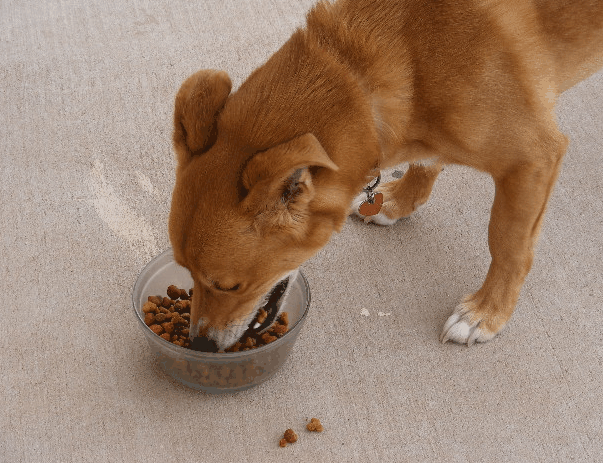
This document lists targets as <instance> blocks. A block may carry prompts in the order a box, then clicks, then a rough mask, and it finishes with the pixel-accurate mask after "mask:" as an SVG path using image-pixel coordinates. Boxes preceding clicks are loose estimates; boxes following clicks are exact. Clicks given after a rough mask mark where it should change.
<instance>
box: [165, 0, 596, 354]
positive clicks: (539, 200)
mask: <svg viewBox="0 0 603 463" xmlns="http://www.w3.org/2000/svg"><path fill="white" fill-rule="evenodd" d="M306 20H307V21H306V25H305V26H304V27H303V28H300V29H298V30H296V31H295V32H294V33H293V35H292V36H291V38H290V39H289V40H288V41H287V42H286V43H285V44H284V45H283V46H282V48H280V49H279V50H278V51H277V52H276V53H275V54H274V55H273V56H272V57H271V58H270V59H269V60H268V61H267V62H266V63H265V64H264V65H262V66H261V67H259V68H258V69H256V70H255V71H254V72H253V73H252V74H251V75H250V76H249V78H248V79H247V80H246V81H245V82H244V83H243V84H242V85H241V86H240V87H239V89H238V90H237V91H236V92H234V93H231V90H232V88H231V87H232V84H231V81H230V79H229V77H228V75H227V74H226V73H225V72H222V71H216V70H201V71H199V72H197V73H195V74H193V75H192V76H190V77H189V78H188V79H187V80H186V81H185V82H184V83H183V84H182V86H181V88H180V90H179V91H178V93H177V95H176V99H175V110H174V133H173V145H174V150H175V152H176V156H177V168H176V180H175V186H174V191H173V197H172V205H171V211H170V217H169V236H170V241H171V243H172V246H173V250H174V257H175V259H176V261H177V262H178V263H179V264H180V265H182V266H184V267H186V268H188V269H189V270H190V272H191V275H192V277H193V279H194V296H193V300H192V308H191V337H196V336H198V337H206V338H210V339H213V340H214V341H215V343H216V345H217V348H218V349H225V348H227V347H228V346H230V345H232V344H233V343H234V342H235V341H236V340H237V336H239V335H240V333H241V332H242V330H244V329H245V328H246V326H247V324H248V323H249V321H250V320H251V318H252V317H253V314H254V313H255V312H256V311H257V310H258V307H259V306H261V304H262V303H263V301H264V300H265V298H266V294H269V293H270V291H271V289H272V288H274V287H275V285H277V284H278V283H279V282H282V281H283V280H285V279H287V278H289V277H291V275H293V274H294V272H295V271H296V269H297V268H298V267H299V266H300V265H301V264H302V263H303V262H304V261H306V260H307V259H309V258H311V257H312V256H313V255H315V254H316V253H317V252H318V250H319V249H321V248H322V247H323V246H325V245H326V244H327V242H328V241H329V239H330V237H331V235H332V234H333V233H334V232H339V231H340V230H341V228H342V227H343V225H344V223H345V222H346V218H347V217H348V215H349V213H350V210H352V212H353V213H356V214H357V215H361V216H362V213H360V212H359V211H358V205H359V204H360V203H361V202H363V201H366V200H367V196H366V194H364V193H362V190H363V188H364V187H365V186H366V185H367V183H369V182H371V181H372V179H374V178H375V177H376V176H377V175H378V173H379V171H380V170H381V169H385V168H388V167H392V166H395V165H398V164H401V163H409V164H410V166H409V169H408V170H407V172H406V173H405V175H404V176H403V177H402V178H400V179H396V180H394V181H392V182H389V183H386V184H384V185H382V186H380V187H379V188H378V189H377V192H378V193H381V194H382V195H383V196H382V199H383V204H382V205H381V209H380V210H379V211H378V213H372V214H373V215H370V216H367V217H365V220H366V221H373V222H375V223H378V224H382V225H389V224H392V223H394V222H395V221H396V220H398V219H399V218H401V217H405V216H407V215H409V214H411V213H412V212H413V211H415V210H416V209H417V207H419V206H421V205H422V204H424V203H425V202H426V201H427V199H428V198H429V195H430V193H431V190H432V187H433V185H434V182H435V180H436V178H437V176H438V174H439V173H440V171H441V170H442V167H443V166H444V165H446V164H458V165H465V166H469V167H472V168H474V169H477V170H479V171H482V172H487V173H488V174H490V175H491V176H492V178H493V180H494V184H495V190H496V191H495V198H494V203H493V206H492V211H491V218H490V225H489V234H488V238H489V249H490V254H491V264H490V268H489V270H488V273H487V275H486V276H485V280H484V282H483V284H482V286H481V288H479V289H478V290H477V291H476V292H475V293H473V294H471V295H469V296H467V297H465V298H464V300H463V301H462V302H461V303H460V304H459V305H458V306H457V307H456V308H455V309H454V311H453V313H452V315H451V316H450V318H449V319H448V321H447V322H446V323H445V326H444V328H443V331H442V335H441V341H442V342H446V341H448V340H450V341H454V342H457V343H464V344H467V345H471V344H473V343H474V342H484V341H488V340H490V339H492V338H493V337H494V336H495V335H496V334H497V333H499V332H500V331H501V329H503V327H504V326H505V325H506V324H507V322H508V321H509V319H510V317H511V315H512V313H513V311H514V308H515V305H516V303H517V300H518V297H519V294H520V290H521V287H522V284H523V282H524V279H525V278H526V275H527V274H528V272H529V270H530V267H531V265H532V260H533V255H534V248H535V246H536V241H537V238H538V234H539V231H540V228H541V224H542V220H543V216H544V213H545V209H546V205H547V201H548V199H549V196H550V194H551V191H552V189H553V187H554V184H555V182H556V179H557V176H558V173H559V169H560V168H561V164H562V160H563V156H564V153H565V151H566V148H567V145H568V140H567V138H566V137H565V136H564V135H563V134H562V133H560V131H559V129H558V127H557V124H556V121H555V114H554V108H555V102H556V99H557V97H558V95H559V94H560V93H561V92H563V91H564V90H566V89H568V88H570V87H572V86H573V85H575V84H576V83H577V82H579V81H580V80H582V79H584V78H586V77H588V76H589V75H591V74H593V73H594V72H596V71H597V70H598V69H599V68H601V67H602V66H603V2H601V1H600V0H574V1H571V2H570V1H566V0H439V1H425V0H338V1H335V2H332V3H331V2H327V1H321V2H319V3H318V4H316V5H315V6H314V8H313V9H312V10H311V11H310V12H309V13H308V15H307V18H306ZM425 161H428V162H425ZM369 202H371V201H369Z"/></svg>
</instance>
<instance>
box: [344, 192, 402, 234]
mask: <svg viewBox="0 0 603 463" xmlns="http://www.w3.org/2000/svg"><path fill="white" fill-rule="evenodd" d="M376 193H379V191H376ZM364 201H366V193H360V194H359V195H358V196H356V198H354V201H352V206H351V208H350V215H355V216H357V217H360V218H361V219H362V220H364V223H371V222H373V223H376V224H377V225H384V226H386V225H393V224H394V223H396V222H397V220H398V219H392V218H390V217H389V216H388V215H387V210H388V205H387V203H383V205H382V206H381V210H380V211H379V213H378V214H376V215H369V216H365V215H362V214H361V213H360V211H359V209H360V205H361V204H362V203H363V202H364Z"/></svg>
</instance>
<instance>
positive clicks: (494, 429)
mask: <svg viewBox="0 0 603 463" xmlns="http://www.w3.org/2000/svg"><path fill="white" fill-rule="evenodd" d="M312 3H313V0H253V1H252V0H219V1H218V0H206V1H198V2H187V1H183V0H171V1H166V0H159V1H156V2H147V1H141V0H134V1H130V2H125V1H109V2H107V1H104V0H103V1H100V0H86V1H75V0H48V1H44V2H24V1H16V0H3V1H2V2H0V150H1V154H0V156H1V157H0V173H1V182H0V192H1V193H0V195H1V196H0V197H1V200H0V211H1V217H2V221H1V225H0V227H1V228H0V236H1V239H0V289H1V294H2V297H3V303H2V304H1V306H0V307H1V308H0V311H1V313H2V319H1V322H0V375H1V376H0V378H1V380H0V462H45V463H47V462H145V463H147V462H148V463H152V462H162V463H163V462H168V461H178V462H180V461H182V462H184V461H186V462H239V461H248V462H270V461H274V462H276V461H278V462H281V461H299V462H436V461H446V462H464V461H472V462H473V461H480V462H481V461H493V462H520V461H521V462H566V461H579V462H594V461H603V389H602V387H601V385H602V384H603V328H602V327H603V310H602V295H603V276H602V274H603V234H602V231H603V202H602V201H601V198H602V195H603V164H602V163H601V161H600V159H601V153H602V152H603V149H602V148H603V118H602V116H601V108H602V107H603V74H602V73H599V74H598V75H595V76H593V77H592V78H590V79H589V80H587V81H585V82H583V83H582V84H580V85H579V86H577V87H575V88H574V89H572V90H570V91H568V92H567V93H566V94H564V95H563V97H562V98H561V101H560V103H559V106H558V115H559V121H560V125H561V127H562V129H563V131H564V132H565V133H566V134H568V135H569V136H570V137H571V140H572V142H571V146H570V148H569V152H568V155H567V158H566V161H565V165H564V168H563V172H562V174H561V177H560V179H559V183H558V185H557V188H556V190H555V193H554V195H553V197H552V200H551V203H550V208H549V213H548V215H547V217H546V222H545V226H544V230H543V233H542V236H541V240H540V244H539V249H538V253H537V258H536V260H535V265H534V269H533V271H532V273H531V274H530V276H529V278H528V280H527V283H526V285H525V287H524V290H523V292H522V295H521V299H520V301H519V305H518V308H517V311H516V314H515V316H514V318H513V320H512V322H511V323H510V325H509V326H508V328H507V329H506V330H505V331H504V332H503V334H502V335H501V336H500V337H499V338H497V339H496V340H494V341H493V342H490V343H488V344H485V345H479V346H475V347H472V348H470V349H468V348H466V347H462V346H457V345H452V344H447V345H441V344H439V342H438V335H439V331H440V329H441V327H442V324H443V323H444V321H445V320H446V318H447V317H448V315H449V313H450V311H451V310H452V308H453V307H454V306H455V304H456V302H457V301H458V300H459V298H460V297H461V296H462V295H463V294H464V293H466V292H469V291H471V290H473V289H475V288H476V287H477V286H478V285H479V284H480V282H481V279H482V278H483V276H484V274H485V271H486V269H487V265H488V260H489V257H488V248H487V242H486V226H487V221H488V212H489V208H490V203H491V200H492V194H493V188H492V183H491V181H490V180H489V178H488V177H485V176H484V175H481V174H478V173H476V172H472V171H470V170H467V169H462V168H448V169H446V171H445V172H444V173H443V175H442V176H441V178H440V179H439V180H438V182H437V184H436V190H435V193H434V195H433V197H432V199H431V201H430V202H429V204H428V205H427V206H426V208H425V209H423V210H421V211H420V212H419V213H418V214H417V215H415V216H413V217H412V218H410V219H407V220H404V221H401V222H399V223H398V224H396V225H395V226H393V227H391V228H379V227H376V226H365V225H364V224H362V223H361V222H359V221H356V220H353V219H349V221H348V224H347V226H346V227H345V229H344V230H343V232H342V233H341V234H339V235H337V236H335V237H334V238H333V240H332V242H331V243H330V244H329V245H328V246H327V247H326V248H325V249H323V250H322V251H321V252H320V253H319V254H318V255H317V256H316V257H315V258H314V259H312V260H311V261H309V262H308V263H307V264H305V265H304V267H303V268H304V270H305V273H306V275H307V277H308V279H309V281H310V284H311V288H312V295H313V307H312V310H311V313H310V316H309V319H308V321H307V324H306V326H305V327H304V330H303V331H302V334H301V336H300V339H299V341H298V343H297V345H296V346H295V349H294V351H293V352H292V354H291V357H290V359H289V361H288V363H287V364H286V365H285V367H284V368H283V369H282V371H280V372H279V373H278V374H277V375H276V376H275V377H274V378H273V379H272V380H270V381H269V382H267V383H265V384H264V385H262V386H260V387H257V388H255V389H252V390H249V391H246V392H243V393H239V394H233V395H226V396H220V397H213V396H207V395H204V394H202V393H198V392H195V391H192V390H189V389H187V388H185V387H183V386H180V385H178V384H177V383H175V382H173V381H172V380H171V379H169V378H168V377H166V376H165V375H164V374H163V373H162V372H161V371H160V370H159V369H158V367H157V365H156V364H155V363H154V361H153V359H152V357H151V354H150V352H149V350H148V348H147V345H146V344H145V340H144V338H143V336H142V335H141V333H139V331H138V326H137V324H136V320H135V319H134V316H133V312H132V308H131V306H130V294H131V290H132V286H133V284H134V281H135V279H136V277H137V275H138V273H139V272H140V270H141V268H142V267H143V266H144V264H145V263H146V262H147V261H148V260H149V259H150V258H151V257H152V256H154V255H155V254H157V253H158V252H160V251H161V250H163V249H165V248H167V247H168V246H169V242H168V237H167V230H166V219H167V215H168V211H169V204H170V195H171V190H172V185H173V177H174V159H173V156H172V152H171V146H170V136H171V118H172V104H173V97H174V95H175V92H176V90H177V89H178V87H179V85H180V83H181V82H182V81H183V80H184V79H185V78H186V77H187V76H188V75H189V74H190V73H192V72H194V71H195V70H197V69H199V68H206V67H212V68H219V69H225V70H226V71H228V72H229V73H230V75H231V76H232V78H233V80H234V83H235V86H238V85H239V84H240V83H241V82H242V80H243V79H244V77H245V76H246V75H247V74H248V73H249V72H250V71H252V70H253V69H254V68H255V67H256V66H258V65H259V64H261V63H262V62H263V60H265V59H266V58H267V57H268V56H269V55H270V54H271V53H272V52H274V51H275V50H276V49H277V48H278V46H279V45H280V44H281V43H282V42H283V41H284V40H285V39H286V38H287V37H288V36H289V35H290V33H291V32H292V30H293V29H294V28H295V27H296V26H298V25H300V24H301V23H302V21H303V16H304V13H305V11H306V10H307V9H308V8H309V7H310V6H311V4H312ZM312 416H316V417H319V418H320V419H321V420H322V422H323V424H324V426H325V431H324V433H322V434H310V433H308V432H306V431H304V429H303V427H304V423H305V422H306V420H307V419H309V418H310V417H312ZM290 427H291V428H293V429H295V430H297V432H298V434H299V436H300V438H299V441H298V442H297V443H296V444H294V445H291V446H289V447H287V448H285V449H283V448H279V447H278V444H277V443H278V439H279V437H280V435H281V433H282V432H283V431H284V430H285V429H287V428H290Z"/></svg>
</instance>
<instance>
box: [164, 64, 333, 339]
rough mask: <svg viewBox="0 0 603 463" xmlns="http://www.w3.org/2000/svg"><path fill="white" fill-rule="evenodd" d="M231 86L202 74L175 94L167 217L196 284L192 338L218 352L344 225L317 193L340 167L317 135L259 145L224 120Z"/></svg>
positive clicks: (220, 75)
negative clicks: (326, 175)
mask: <svg viewBox="0 0 603 463" xmlns="http://www.w3.org/2000/svg"><path fill="white" fill-rule="evenodd" d="M230 90H231V82H230V79H229V78H228V76H227V75H226V73H224V72H218V71H200V72H198V73H196V74H194V75H193V76H191V77H190V78H189V79H187V80H186V81H185V82H184V84H183V85H182V87H181V88H180V91H179V92H178V94H177V96H176V103H175V114H174V125H175V127H174V140H173V141H174V148H175V151H176V153H177V160H178V167H177V171H176V184H175V187H174V192H173V197H172V208H171V213H170V220H169V235H170V240H171V243H172V246H173V249H174V257H175V259H176V261H177V262H178V263H179V264H180V265H182V266H184V267H186V268H187V269H188V270H189V271H190V272H191V275H192V277H193V280H194V292H193V299H192V306H191V333H192V336H195V335H196V334H197V333H198V334H199V335H200V336H207V337H210V338H213V339H215V340H216V341H217V342H218V347H219V348H221V349H224V348H227V347H228V346H229V345H232V344H233V343H234V342H236V340H237V338H238V336H240V335H241V334H242V332H243V331H244V330H245V328H246V327H247V324H248V323H249V322H250V321H251V318H252V317H253V315H254V312H255V311H256V310H257V309H258V307H259V306H260V305H261V303H262V300H263V298H265V296H266V294H268V293H270V291H271V289H272V288H273V287H275V285H277V284H278V283H279V282H280V281H281V280H283V279H284V278H286V277H287V276H289V275H290V274H291V273H292V272H294V271H295V270H296V269H297V268H298V267H299V266H300V265H301V264H302V263H303V262H304V261H305V260H307V259H308V258H310V257H311V256H312V255H314V254H315V253H316V252H317V251H318V250H319V249H320V248H321V247H322V246H324V245H325V244H326V243H327V241H328V240H329V238H330V236H331V234H332V232H333V231H334V230H335V229H337V228H338V226H340V225H337V224H338V223H340V222H341V217H340V215H341V214H338V215H337V218H334V217H332V216H331V215H330V214H332V212H329V211H331V206H330V205H329V204H328V201H325V200H324V199H323V197H324V196H325V195H322V194H321V195H319V194H318V191H317V190H318V189H320V188H321V186H320V181H318V178H319V177H321V172H324V171H331V172H333V171H336V170H337V169H338V168H337V166H336V165H335V164H334V163H333V162H332V161H331V159H330V158H329V156H328V155H327V154H326V152H325V151H324V149H323V148H322V146H321V144H320V143H319V142H318V140H317V139H316V138H315V137H314V136H313V135H312V134H310V133H307V134H303V135H299V136H296V137H294V138H293V139H290V140H286V141H284V142H282V143H279V144H277V145H276V146H271V147H268V148H266V149H262V150H259V151H256V149H255V148H252V147H250V146H248V145H246V144H245V142H244V140H243V142H241V141H240V140H239V138H240V130H238V128H237V127H228V125H227V123H225V122H224V121H222V120H221V113H222V111H225V110H224V106H225V104H226V103H227V100H229V98H232V97H231V96H229V95H230ZM235 103H236V102H233V104H235ZM220 333H221V334H220ZM224 333H228V334H227V335H224Z"/></svg>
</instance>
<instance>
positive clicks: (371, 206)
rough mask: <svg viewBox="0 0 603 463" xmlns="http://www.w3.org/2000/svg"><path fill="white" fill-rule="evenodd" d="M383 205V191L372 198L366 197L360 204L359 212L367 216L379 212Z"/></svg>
mask: <svg viewBox="0 0 603 463" xmlns="http://www.w3.org/2000/svg"><path fill="white" fill-rule="evenodd" d="M382 205H383V193H375V194H374V195H373V197H372V198H371V199H366V200H365V201H363V202H362V204H360V207H359V208H358V213H359V214H360V215H364V216H365V217H368V216H371V215H377V214H379V211H380V210H381V206H382Z"/></svg>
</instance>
